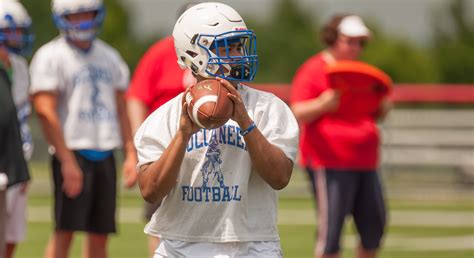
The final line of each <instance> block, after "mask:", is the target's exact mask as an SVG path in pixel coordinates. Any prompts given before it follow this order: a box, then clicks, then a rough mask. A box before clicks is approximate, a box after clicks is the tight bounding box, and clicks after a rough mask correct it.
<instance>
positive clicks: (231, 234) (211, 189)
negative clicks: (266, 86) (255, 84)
mask: <svg viewBox="0 0 474 258" xmlns="http://www.w3.org/2000/svg"><path fill="white" fill-rule="evenodd" d="M238 91H239V93H240V94H241V96H242V99H243V101H244V104H245V106H246V108H247V111H248V114H249V115H250V118H251V119H253V121H254V122H255V124H256V125H257V128H258V129H259V130H260V131H261V132H262V134H263V135H264V136H265V137H266V139H267V140H268V141H269V142H270V143H272V144H273V145H275V146H277V147H279V148H280V149H281V150H282V151H283V152H284V153H285V154H286V156H287V157H288V158H289V159H291V160H292V161H293V162H294V160H295V157H296V153H297V145H298V134H299V131H298V124H297V122H296V119H295V117H294V116H293V114H292V112H291V111H290V109H289V108H288V106H287V105H286V104H285V103H284V102H283V101H281V100H280V99H279V98H277V97H275V96H274V95H273V94H271V93H266V92H262V91H258V90H255V89H252V88H249V87H247V86H239V89H238ZM181 98H182V94H180V95H178V96H177V97H175V98H174V99H172V100H170V101H169V102H167V103H166V104H164V105H163V106H161V107H160V108H159V109H157V110H156V111H155V112H153V113H152V114H151V115H150V116H149V117H148V118H147V119H146V120H145V122H144V123H143V124H142V126H141V127H140V128H139V130H138V132H137V134H136V136H135V144H136V147H137V151H138V159H139V163H138V166H141V165H143V164H147V163H150V162H153V161H156V160H158V159H159V158H160V156H161V155H162V154H163V152H164V150H165V149H166V147H167V146H168V145H169V143H170V142H171V140H172V138H173V136H174V135H175V134H176V132H177V129H178V122H179V117H180V114H181ZM240 130H241V129H240V128H239V126H238V124H237V123H236V122H235V121H233V120H229V121H228V122H227V123H226V124H225V125H224V126H222V127H220V128H218V129H214V130H205V129H201V130H200V131H198V132H197V133H196V134H194V135H193V136H192V137H191V139H190V141H189V143H188V146H187V148H186V152H185V156H184V160H183V163H182V164H181V170H180V172H179V176H178V182H177V183H176V185H175V187H174V188H173V189H172V190H171V192H170V193H169V194H168V195H167V196H166V198H165V199H164V200H163V201H162V203H161V206H160V208H158V210H157V211H156V212H155V214H154V215H153V217H152V218H151V220H150V222H149V223H148V224H147V225H146V227H145V232H146V233H148V234H150V235H154V236H159V237H162V238H165V239H171V240H180V241H189V242H231V241H277V240H279V237H278V231H277V227H276V224H277V208H278V207H277V205H278V203H277V201H278V196H277V192H276V191H275V190H274V189H272V188H271V187H270V185H268V184H267V183H266V182H265V181H264V180H263V179H262V178H261V177H260V175H259V174H258V173H257V172H256V171H252V169H251V166H252V164H251V160H250V156H249V154H248V152H247V149H246V143H245V140H244V138H243V137H242V136H241V135H240V134H239V132H240ZM242 130H243V129H242Z"/></svg>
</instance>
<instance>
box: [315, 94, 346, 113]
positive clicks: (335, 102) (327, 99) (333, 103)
mask: <svg viewBox="0 0 474 258" xmlns="http://www.w3.org/2000/svg"><path fill="white" fill-rule="evenodd" d="M340 99H341V92H340V91H338V90H333V89H327V90H325V91H324V92H323V93H321V95H319V100H320V101H321V109H322V110H324V112H325V113H328V112H334V111H336V110H337V108H338V107H339V102H340Z"/></svg>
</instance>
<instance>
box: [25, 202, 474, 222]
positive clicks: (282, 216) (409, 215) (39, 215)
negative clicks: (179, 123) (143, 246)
mask: <svg viewBox="0 0 474 258" xmlns="http://www.w3.org/2000/svg"><path fill="white" fill-rule="evenodd" d="M142 214H143V211H142V208H141V207H121V208H119V213H118V216H117V219H118V221H120V222H122V223H140V222H143V219H142V218H143V215H142ZM278 217H279V220H278V224H280V225H316V215H315V213H314V211H312V210H285V209H280V211H279V214H278ZM51 218H52V217H51V208H50V207H48V206H30V207H28V220H29V221H32V222H49V221H51ZM389 224H390V225H391V226H419V227H474V212H469V211H455V212H454V211H453V212H446V211H392V212H390V214H389Z"/></svg>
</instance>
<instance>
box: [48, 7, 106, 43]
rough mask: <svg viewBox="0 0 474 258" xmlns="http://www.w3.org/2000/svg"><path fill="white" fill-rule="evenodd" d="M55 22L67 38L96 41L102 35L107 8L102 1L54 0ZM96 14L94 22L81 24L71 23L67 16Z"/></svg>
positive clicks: (89, 21)
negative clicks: (86, 13) (87, 13)
mask: <svg viewBox="0 0 474 258" xmlns="http://www.w3.org/2000/svg"><path fill="white" fill-rule="evenodd" d="M51 7H52V11H53V20H54V23H55V24H56V27H57V28H58V29H59V30H60V31H61V33H63V34H64V35H65V36H66V37H67V38H69V39H72V40H80V41H91V40H94V39H95V38H96V37H97V35H98V34H99V33H100V30H101V28H102V24H103V23H104V19H105V8H104V4H103V3H102V0H53V1H52V6H51ZM91 11H92V12H96V15H95V17H94V18H93V19H92V20H88V21H83V22H80V23H75V24H73V23H71V22H69V21H68V19H67V17H66V16H67V15H69V14H76V13H84V12H91Z"/></svg>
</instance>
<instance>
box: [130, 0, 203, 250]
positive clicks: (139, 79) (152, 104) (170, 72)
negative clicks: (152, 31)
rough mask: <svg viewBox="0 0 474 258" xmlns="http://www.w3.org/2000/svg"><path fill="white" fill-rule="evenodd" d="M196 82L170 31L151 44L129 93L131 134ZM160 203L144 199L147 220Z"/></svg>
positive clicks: (152, 243)
mask: <svg viewBox="0 0 474 258" xmlns="http://www.w3.org/2000/svg"><path fill="white" fill-rule="evenodd" d="M197 3H199V2H196V1H194V2H189V3H186V4H184V5H183V6H182V7H181V9H180V10H179V11H178V15H177V17H179V16H180V15H181V14H182V13H183V12H184V11H186V10H187V9H188V8H190V7H192V6H194V5H196V4H197ZM195 83H196V79H195V78H194V76H193V75H192V72H191V70H189V69H187V70H182V69H181V68H180V67H179V65H178V58H177V57H176V51H175V48H174V42H173V37H172V36H171V35H169V36H166V37H165V38H163V39H161V40H159V41H158V42H156V43H155V44H154V45H153V46H151V47H150V48H149V49H148V51H147V52H146V53H145V54H144V55H143V57H142V58H141V59H140V62H139V63H138V66H137V68H136V69H135V72H134V74H133V77H132V80H131V83H130V87H129V88H128V91H127V95H126V97H127V110H128V117H129V119H130V125H131V128H132V134H133V135H134V134H135V132H136V131H137V130H138V127H140V125H141V124H142V123H143V121H145V118H146V117H147V116H148V115H149V114H151V113H152V112H153V111H155V110H156V109H157V108H159V107H160V106H161V105H163V104H164V103H166V102H167V101H168V100H170V99H172V98H174V97H176V96H177V95H178V94H179V93H181V92H183V91H184V90H185V89H186V88H187V87H189V86H191V85H192V84H195ZM136 181H137V174H130V175H129V176H128V177H127V178H125V185H126V186H127V187H131V186H133V185H134V184H135V183H136ZM158 206H159V203H153V204H152V203H148V202H145V203H144V216H145V221H146V222H148V221H150V219H151V216H152V215H153V213H154V212H155V210H156V209H157V208H158ZM158 243H159V239H158V238H157V237H154V236H149V237H148V248H149V252H150V256H153V253H154V251H155V250H156V247H157V246H158Z"/></svg>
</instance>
